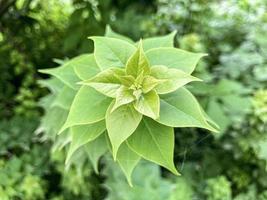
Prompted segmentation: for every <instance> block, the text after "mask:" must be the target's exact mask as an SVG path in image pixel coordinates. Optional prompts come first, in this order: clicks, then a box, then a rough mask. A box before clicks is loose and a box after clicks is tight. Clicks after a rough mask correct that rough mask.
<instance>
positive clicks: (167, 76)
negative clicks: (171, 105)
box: [151, 65, 200, 94]
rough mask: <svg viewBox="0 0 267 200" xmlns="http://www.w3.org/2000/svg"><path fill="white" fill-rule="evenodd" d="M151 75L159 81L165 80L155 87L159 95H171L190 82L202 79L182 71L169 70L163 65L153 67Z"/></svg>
mask: <svg viewBox="0 0 267 200" xmlns="http://www.w3.org/2000/svg"><path fill="white" fill-rule="evenodd" d="M151 75H152V76H154V77H156V78H157V79H161V80H165V81H164V82H162V83H160V84H158V85H157V86H156V87H155V90H156V91H157V93H158V94H166V93H170V92H173V91H175V90H177V89H178V88H180V87H182V86H184V85H186V84H187V83H189V82H192V81H200V79H198V78H196V77H194V76H191V75H189V74H187V73H185V72H183V71H181V70H178V69H172V68H168V67H166V66H162V65H157V66H153V67H151Z"/></svg>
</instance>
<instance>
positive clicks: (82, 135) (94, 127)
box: [66, 120, 106, 163]
mask: <svg viewBox="0 0 267 200" xmlns="http://www.w3.org/2000/svg"><path fill="white" fill-rule="evenodd" d="M105 129H106V126H105V121H104V120H102V121H100V122H96V123H93V124H86V125H78V126H73V127H71V134H72V140H71V145H70V148H69V151H68V154H67V158H66V163H68V162H69V159H70V158H71V156H72V154H73V153H74V152H75V151H76V150H77V149H78V148H80V147H81V146H83V145H85V144H86V143H88V142H90V141H92V140H94V139H96V138H97V137H98V136H99V135H100V134H101V133H103V132H104V131H105Z"/></svg>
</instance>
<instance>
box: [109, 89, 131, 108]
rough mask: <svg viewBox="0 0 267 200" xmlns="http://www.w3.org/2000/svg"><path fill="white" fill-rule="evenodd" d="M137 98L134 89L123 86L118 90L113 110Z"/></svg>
mask: <svg viewBox="0 0 267 200" xmlns="http://www.w3.org/2000/svg"><path fill="white" fill-rule="evenodd" d="M134 100H135V97H134V96H133V92H132V90H129V89H128V88H127V87H125V86H121V87H120V88H119V90H118V91H117V96H116V101H115V104H114V106H113V107H112V109H111V112H113V111H114V110H115V109H117V108H118V107H120V106H122V105H125V104H128V103H131V102H133V101H134Z"/></svg>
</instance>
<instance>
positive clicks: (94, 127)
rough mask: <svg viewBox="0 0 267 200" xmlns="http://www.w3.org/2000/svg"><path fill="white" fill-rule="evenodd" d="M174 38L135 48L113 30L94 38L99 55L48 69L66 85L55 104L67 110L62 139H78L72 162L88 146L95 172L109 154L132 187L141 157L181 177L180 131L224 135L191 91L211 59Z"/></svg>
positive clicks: (71, 150) (153, 40) (72, 147)
mask: <svg viewBox="0 0 267 200" xmlns="http://www.w3.org/2000/svg"><path fill="white" fill-rule="evenodd" d="M174 36H175V32H173V33H171V34H169V35H166V36H161V37H154V38H148V39H144V40H143V41H142V40H140V42H139V43H134V42H133V41H132V40H131V39H129V38H126V37H125V36H122V35H119V34H117V33H115V32H113V31H112V30H111V29H110V28H107V31H106V37H91V39H92V40H93V41H94V45H95V50H94V54H89V55H88V54H87V55H82V56H79V57H77V58H74V59H72V60H70V61H68V62H66V63H65V64H63V66H61V67H58V68H53V69H46V70H41V72H43V73H47V74H51V75H53V76H55V77H56V78H57V79H58V80H60V81H61V83H60V84H61V85H62V83H64V84H63V89H62V90H60V92H59V94H58V95H56V96H55V100H54V102H52V103H51V104H52V105H55V104H56V105H61V107H62V108H64V109H65V110H68V114H67V115H66V114H65V115H61V116H58V117H59V118H57V119H54V118H53V119H54V120H56V123H57V121H62V119H64V120H63V121H65V122H64V124H63V126H62V127H61V128H60V130H58V128H57V131H56V132H57V133H59V134H62V135H71V139H70V140H71V141H68V142H71V144H70V147H69V150H68V155H67V159H66V163H70V162H69V161H71V159H72V158H73V153H74V152H75V151H76V150H77V149H79V148H80V147H82V146H84V147H85V148H84V149H85V151H86V152H87V153H88V155H89V158H90V160H91V161H93V163H94V164H93V165H94V166H95V168H97V167H96V166H97V160H98V158H99V157H100V156H101V155H102V154H104V153H105V152H106V151H107V150H108V149H109V150H110V151H111V152H112V154H113V157H114V160H115V161H117V162H118V163H119V165H120V167H121V168H122V170H123V172H124V173H125V175H126V177H127V180H128V182H129V184H131V173H132V171H133V169H134V167H135V166H136V165H137V163H138V162H139V160H140V159H141V158H144V159H146V160H150V161H152V162H155V163H157V164H159V165H161V166H163V167H165V168H167V169H169V170H170V171H172V172H173V173H174V174H179V173H178V172H177V170H176V168H175V166H174V163H173V150H174V131H173V127H200V128H205V129H208V130H211V131H214V132H216V131H217V125H216V124H215V123H214V122H213V121H212V120H211V119H210V118H208V116H207V115H206V114H205V113H204V111H203V109H202V108H201V107H200V105H199V104H198V102H197V100H196V99H195V97H194V96H193V95H192V94H191V93H190V92H189V90H187V89H186V88H185V87H184V86H185V85H186V84H187V83H189V82H192V81H199V79H198V78H195V77H193V76H191V75H190V74H191V73H192V72H193V71H194V69H195V67H196V64H197V62H198V61H199V59H200V58H202V57H203V56H205V54H202V53H191V52H187V51H184V50H181V49H177V48H174V47H173V38H174ZM77 83H79V84H77ZM80 85H81V86H80ZM55 86H56V84H55ZM51 104H50V105H51ZM57 124H62V122H60V123H57ZM57 133H56V134H57Z"/></svg>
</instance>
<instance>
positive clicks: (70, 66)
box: [39, 55, 84, 89]
mask: <svg viewBox="0 0 267 200" xmlns="http://www.w3.org/2000/svg"><path fill="white" fill-rule="evenodd" d="M83 58H84V55H81V56H78V57H76V58H74V59H71V60H70V61H68V62H66V63H65V64H64V65H62V66H60V67H56V68H52V69H42V70H39V72H41V73H45V74H50V75H52V76H55V77H57V78H58V79H59V80H61V81H62V82H63V83H64V84H66V85H68V86H69V87H71V88H73V89H78V88H79V87H80V86H79V85H77V84H76V83H77V82H79V81H80V78H79V77H78V76H77V75H76V73H75V71H74V67H75V66H78V65H79V64H80V60H81V59H83Z"/></svg>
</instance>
